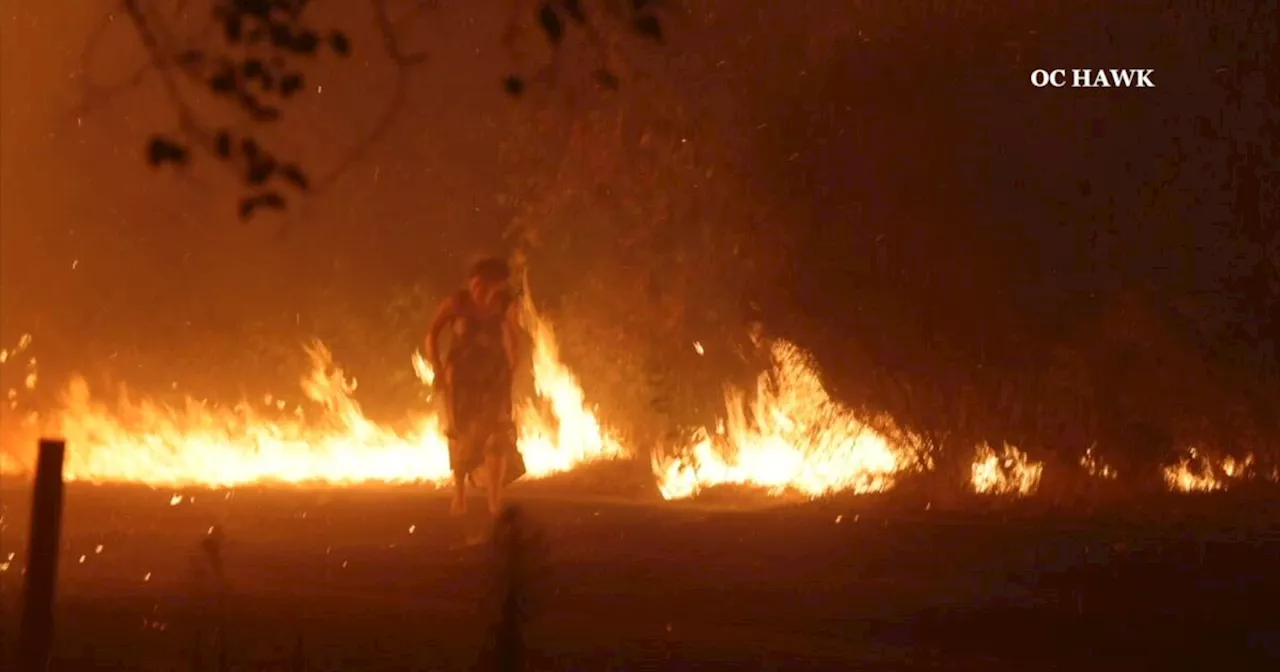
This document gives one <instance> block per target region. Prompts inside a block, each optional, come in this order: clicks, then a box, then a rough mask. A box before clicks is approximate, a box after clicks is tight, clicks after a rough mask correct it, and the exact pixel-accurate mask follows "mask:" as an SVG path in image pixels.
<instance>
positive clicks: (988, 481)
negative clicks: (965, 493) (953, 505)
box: [972, 443, 1044, 495]
mask: <svg viewBox="0 0 1280 672" xmlns="http://www.w3.org/2000/svg"><path fill="white" fill-rule="evenodd" d="M1043 471H1044V465H1043V464H1042V463H1040V462H1032V461H1030V460H1028V459H1027V456H1026V454H1025V453H1023V452H1022V451H1020V450H1018V449H1017V448H1016V447H1014V446H1010V445H1008V444H1005V446H1004V451H1003V453H1002V454H999V455H998V454H996V451H994V450H992V448H991V446H988V445H987V444H985V443H982V444H979V445H978V450H977V457H976V459H975V460H974V463H973V467H972V480H973V489H974V490H976V491H978V492H979V493H983V494H992V495H1002V494H1016V495H1030V494H1031V493H1033V492H1035V490H1036V488H1037V487H1039V486H1040V474H1041V472H1043Z"/></svg>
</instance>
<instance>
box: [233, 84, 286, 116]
mask: <svg viewBox="0 0 1280 672" xmlns="http://www.w3.org/2000/svg"><path fill="white" fill-rule="evenodd" d="M238 100H239V101H240V107H243V108H244V110H245V112H247V113H249V116H251V117H253V120H254V121H259V122H269V121H276V120H278V119H279V118H280V109H279V108H276V107H272V106H270V105H264V104H263V103H261V102H260V101H259V100H258V99H257V98H256V97H254V96H253V94H251V93H248V92H246V91H242V92H241V93H240V95H239V96H238Z"/></svg>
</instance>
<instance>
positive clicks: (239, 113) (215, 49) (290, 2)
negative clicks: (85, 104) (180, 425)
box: [86, 0, 664, 220]
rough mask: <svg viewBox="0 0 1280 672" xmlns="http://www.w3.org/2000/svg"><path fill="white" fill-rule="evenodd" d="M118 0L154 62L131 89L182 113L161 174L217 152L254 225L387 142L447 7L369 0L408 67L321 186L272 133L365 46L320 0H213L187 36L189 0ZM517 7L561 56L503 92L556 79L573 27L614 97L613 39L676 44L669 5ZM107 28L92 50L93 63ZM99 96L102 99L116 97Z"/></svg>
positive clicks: (514, 93)
mask: <svg viewBox="0 0 1280 672" xmlns="http://www.w3.org/2000/svg"><path fill="white" fill-rule="evenodd" d="M118 1H119V7H120V9H121V10H122V11H123V12H124V14H125V15H126V16H127V17H128V19H129V21H130V23H131V25H132V27H133V28H134V30H135V32H136V33H137V36H138V39H139V40H140V42H141V44H142V46H143V47H144V48H145V49H146V52H147V54H148V56H149V59H148V64H147V66H146V67H144V68H143V69H141V70H139V71H137V72H136V73H134V74H133V75H132V76H131V77H129V78H128V79H127V80H126V81H125V82H124V83H123V84H122V86H121V87H119V88H125V87H129V86H133V85H136V84H137V83H139V82H140V81H141V80H142V79H144V78H145V77H146V76H147V75H150V74H155V75H156V76H157V77H158V78H159V80H160V82H161V84H162V85H163V87H164V91H165V94H166V96H167V97H168V100H169V102H170V104H171V105H172V106H173V107H174V109H175V111H176V114H177V117H178V120H177V128H176V129H174V130H173V131H171V132H167V133H156V134H154V135H152V136H151V137H150V138H149V139H148V140H147V144H146V152H145V156H146V160H147V162H148V164H149V165H151V166H152V167H153V168H157V169H161V168H175V169H180V168H183V167H185V166H188V165H189V164H191V163H192V162H193V161H195V159H196V157H197V156H205V157H211V158H213V159H215V160H216V161H218V162H219V163H221V164H223V165H225V166H227V167H229V168H230V169H231V170H232V171H234V173H235V175H236V176H237V178H238V180H239V181H240V183H241V184H242V186H243V188H244V191H245V193H244V195H243V196H242V197H241V199H240V203H239V209H238V212H239V216H240V218H241V219H242V220H248V219H250V218H252V217H253V216H254V214H255V213H256V212H258V211H260V210H264V209H266V210H283V209H285V208H286V207H287V206H288V204H289V199H290V198H291V195H290V194H301V193H305V192H308V191H313V190H318V189H322V188H324V187H325V186H327V185H329V184H331V183H332V182H333V181H334V180H336V178H337V177H338V176H339V175H340V174H342V173H343V172H344V171H345V170H346V169H347V168H348V167H350V166H351V165H352V164H354V163H356V162H357V161H358V160H359V159H360V158H362V157H363V155H364V154H365V152H366V151H367V150H368V148H369V147H370V146H372V145H374V144H376V143H377V142H378V141H379V140H380V139H381V138H382V136H383V135H384V134H385V132H386V130H387V129H388V128H389V126H390V123H391V121H392V119H393V118H394V117H395V114H396V112H397V111H398V109H399V108H400V106H401V103H402V102H403V100H404V97H405V93H406V91H407V86H408V83H409V81H410V76H411V74H413V73H414V72H415V70H416V68H417V66H419V65H422V64H423V63H425V62H426V60H427V55H426V53H425V52H421V51H414V50H410V49H408V48H406V47H405V46H404V45H403V44H402V41H401V39H400V35H401V33H402V29H403V28H404V27H405V26H406V25H407V23H408V22H410V21H412V20H414V19H415V18H417V17H418V16H419V15H421V14H422V13H424V12H425V11H428V10H430V9H431V8H433V7H434V6H435V4H436V2H435V0H403V2H401V3H395V4H397V5H402V4H403V5H408V11H402V12H399V13H398V14H399V15H398V16H397V18H393V13H392V9H391V5H392V4H393V3H392V0H365V2H366V3H367V4H368V7H369V9H370V10H371V13H372V16H373V21H374V23H375V28H376V30H377V35H378V36H379V38H380V42H381V45H380V46H381V49H382V50H383V51H384V52H385V55H386V56H387V57H388V58H389V60H390V61H391V63H392V65H393V67H394V68H395V69H396V88H395V92H394V94H393V96H392V99H391V102H390V103H389V104H388V106H387V109H386V110H385V111H384V113H383V114H382V116H381V117H380V118H379V121H378V122H377V123H376V124H375V125H374V126H373V128H372V130H371V131H369V132H368V133H367V134H366V135H365V136H364V137H363V138H362V139H361V141H360V142H358V143H357V144H356V145H355V147H354V148H353V149H352V150H351V151H350V152H348V154H347V155H346V156H345V157H344V158H343V159H342V160H341V161H340V162H339V163H338V165H337V167H336V168H334V169H333V170H331V171H330V172H329V173H328V174H326V175H323V176H321V177H319V178H318V179H313V178H312V177H311V176H310V174H309V173H308V171H307V170H305V169H304V167H303V166H301V165H299V164H298V163H297V162H296V161H291V160H289V159H288V158H286V157H283V156H280V155H278V154H277V153H276V152H273V151H272V150H270V149H269V148H268V147H267V146H266V145H267V143H266V142H264V141H263V140H262V139H261V137H260V132H261V131H264V130H266V129H267V128H268V127H270V126H273V125H281V124H286V123H288V120H287V118H286V110H288V109H289V105H290V104H291V103H294V102H296V101H297V100H299V99H301V98H303V97H304V96H305V95H306V94H307V93H308V91H309V90H310V87H308V85H307V70H308V68H309V67H310V66H312V65H313V64H314V63H316V62H318V61H320V60H321V59H325V58H338V59H345V58H348V57H350V56H352V54H354V53H355V52H356V51H357V50H358V49H360V45H357V44H355V43H354V41H353V40H352V39H351V37H349V35H348V31H347V30H344V29H343V28H342V27H340V26H339V27H323V26H320V25H318V24H317V22H316V21H314V20H313V19H312V16H313V14H314V13H313V12H310V11H309V10H310V9H311V8H312V7H313V6H314V4H315V3H313V2H312V1H311V0H213V2H212V3H211V6H210V9H209V11H210V17H209V18H210V19H211V22H210V24H209V25H210V30H211V31H214V32H215V34H213V35H207V34H201V35H199V36H198V39H183V38H181V37H179V36H178V34H177V31H176V30H175V29H174V25H173V24H174V19H172V17H171V16H169V15H166V14H165V12H163V11H161V10H162V9H165V8H167V9H169V10H172V11H170V13H169V14H174V13H176V14H182V13H184V12H186V11H187V10H188V9H189V7H188V6H189V4H190V3H189V2H188V0H172V1H171V2H169V3H166V2H165V0H118ZM162 5H166V7H162ZM511 11H512V15H511V16H510V17H509V21H508V29H507V31H506V34H505V35H504V38H503V41H504V43H506V44H507V46H508V47H510V46H511V43H512V41H513V40H514V39H515V36H516V35H517V34H518V33H519V32H520V30H521V28H520V26H521V25H522V21H523V20H524V19H527V18H530V17H531V18H532V19H533V25H535V26H536V27H537V29H538V30H539V31H540V32H541V34H542V37H543V38H544V39H545V40H546V41H547V43H548V45H549V46H550V47H551V52H552V55H551V58H550V61H549V62H548V63H546V64H544V65H543V67H541V68H540V69H538V70H536V71H534V72H531V73H521V72H512V73H511V74H509V75H507V76H506V77H505V78H503V80H502V81H501V82H500V86H501V87H502V89H503V90H504V91H505V92H506V93H507V95H509V96H511V97H515V98H518V97H521V96H523V95H524V94H525V93H526V92H527V91H528V90H529V87H530V86H531V85H537V84H545V85H550V84H552V83H554V81H555V77H554V75H555V69H556V65H557V62H558V53H559V51H560V50H561V48H562V47H563V45H564V44H565V39H566V37H567V35H568V34H569V33H570V32H571V31H577V32H579V33H580V34H581V35H582V36H583V37H585V40H586V44H588V45H589V46H590V47H591V48H593V49H595V50H596V51H597V52H598V55H599V59H600V63H599V67H598V68H596V69H595V70H594V72H593V75H592V78H593V80H594V82H595V84H596V85H597V86H598V87H599V88H600V89H603V90H606V91H607V90H614V89H617V88H618V86H619V77H618V76H617V75H616V74H614V71H613V69H611V67H610V66H609V63H608V60H609V59H608V54H607V50H606V46H605V42H606V35H607V34H609V31H614V32H618V31H619V30H621V33H623V34H629V35H633V36H636V37H638V38H639V39H641V40H644V41H648V42H652V43H661V42H662V41H663V37H664V33H663V25H662V22H661V20H660V18H659V16H658V11H659V3H658V2H655V1H653V0H594V1H591V2H588V1H585V0H536V1H533V2H525V1H517V2H515V3H514V4H513V6H512V9H511ZM106 19H107V20H109V19H110V16H108V17H106ZM104 27H105V23H104ZM100 33H101V31H100V32H99V34H98V35H96V36H95V39H94V40H93V41H92V42H91V44H90V45H89V49H87V50H86V59H87V58H88V57H89V56H88V55H89V54H90V53H92V51H93V49H94V47H95V46H96V41H97V39H96V38H97V36H100ZM204 38H209V39H204ZM87 93H89V94H98V95H102V94H107V93H111V91H88V92H87ZM207 94H212V97H213V99H214V100H217V101H222V102H224V103H227V104H229V106H230V107H231V108H232V109H233V110H235V115H234V116H235V121H236V123H228V122H226V121H224V120H219V121H210V118H211V117H216V116H217V115H214V114H211V113H208V112H207V110H206V109H205V107H206V106H207V105H208V104H207V103H204V102H203V101H202V98H204V97H207Z"/></svg>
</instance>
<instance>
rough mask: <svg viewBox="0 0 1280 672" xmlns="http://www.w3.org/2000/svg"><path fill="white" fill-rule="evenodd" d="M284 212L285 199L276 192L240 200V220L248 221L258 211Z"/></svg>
mask: <svg viewBox="0 0 1280 672" xmlns="http://www.w3.org/2000/svg"><path fill="white" fill-rule="evenodd" d="M264 208H265V209H268V210H284V208H285V200H284V197H283V196H281V195H280V194H278V193H276V192H274V191H268V192H265V193H261V194H257V195H255V196H246V197H245V198H242V199H240V220H241V221H248V220H249V219H251V218H252V217H253V215H254V213H256V212H257V211H258V210H261V209H264Z"/></svg>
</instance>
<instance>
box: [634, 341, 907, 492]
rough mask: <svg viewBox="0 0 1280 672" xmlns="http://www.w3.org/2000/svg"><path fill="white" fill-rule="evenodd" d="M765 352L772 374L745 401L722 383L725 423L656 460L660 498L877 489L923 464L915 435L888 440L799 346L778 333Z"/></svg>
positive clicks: (884, 424)
mask: <svg viewBox="0 0 1280 672" xmlns="http://www.w3.org/2000/svg"><path fill="white" fill-rule="evenodd" d="M771 354H772V357H773V364H774V373H775V375H776V381H775V380H771V379H770V372H766V373H763V374H761V375H760V377H759V380H758V381H757V386H756V388H757V389H756V397H755V400H754V402H753V403H752V404H751V405H750V407H748V406H747V404H746V401H745V399H744V396H743V394H742V393H741V392H739V391H737V390H729V391H728V392H727V393H726V400H725V402H726V406H727V410H728V423H727V427H726V426H725V425H723V424H722V425H721V426H720V427H718V428H717V431H716V432H715V434H714V437H713V436H712V435H711V434H710V433H708V432H705V431H703V432H699V434H698V435H697V436H695V443H694V444H693V446H692V447H691V448H690V449H688V450H687V451H685V452H684V453H683V454H680V455H677V456H674V457H672V456H667V457H659V458H658V459H657V460H655V463H654V471H655V473H656V474H657V477H658V487H659V489H660V490H661V492H662V494H663V496H664V497H665V498H667V499H677V498H683V497H690V496H692V495H694V494H697V492H698V491H699V490H701V489H703V488H705V487H708V486H714V485H724V484H739V485H751V486H756V487H763V488H765V489H767V490H768V491H769V492H771V493H774V494H778V493H781V492H784V491H788V490H790V491H794V492H798V493H800V494H804V495H809V496H818V495H823V494H826V493H830V492H835V491H838V490H852V491H854V492H859V493H865V492H879V491H882V490H886V489H888V488H889V487H890V486H892V485H893V482H894V478H895V477H896V476H897V475H899V473H901V472H903V471H908V470H916V469H921V468H925V467H926V466H927V464H926V460H925V459H924V458H923V457H922V456H923V454H924V453H923V451H922V450H921V449H920V448H919V446H920V442H919V441H918V440H916V439H914V437H911V436H909V435H906V434H905V433H900V432H899V434H902V436H901V437H900V438H899V440H897V441H895V440H893V439H891V438H889V437H888V436H886V435H885V434H883V433H880V432H878V431H876V430H874V429H872V428H871V426H870V425H869V424H868V423H867V422H863V421H862V420H860V419H859V418H858V417H856V416H855V414H853V413H852V412H851V411H850V410H849V409H846V408H844V407H842V406H840V405H839V404H837V403H836V402H834V401H832V399H831V397H830V396H829V395H828V394H827V391H826V389H825V388H824V387H823V385H822V381H821V379H820V378H819V376H818V374H817V372H816V371H815V370H814V368H813V365H812V364H811V362H810V361H809V358H808V356H807V355H805V353H803V352H802V351H801V350H800V349H799V348H797V347H796V346H794V345H792V344H790V343H787V342H785V341H778V342H776V343H774V345H773V347H772V349H771ZM880 424H881V425H882V426H886V427H892V424H891V423H889V422H887V421H882V422H881V423H880Z"/></svg>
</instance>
